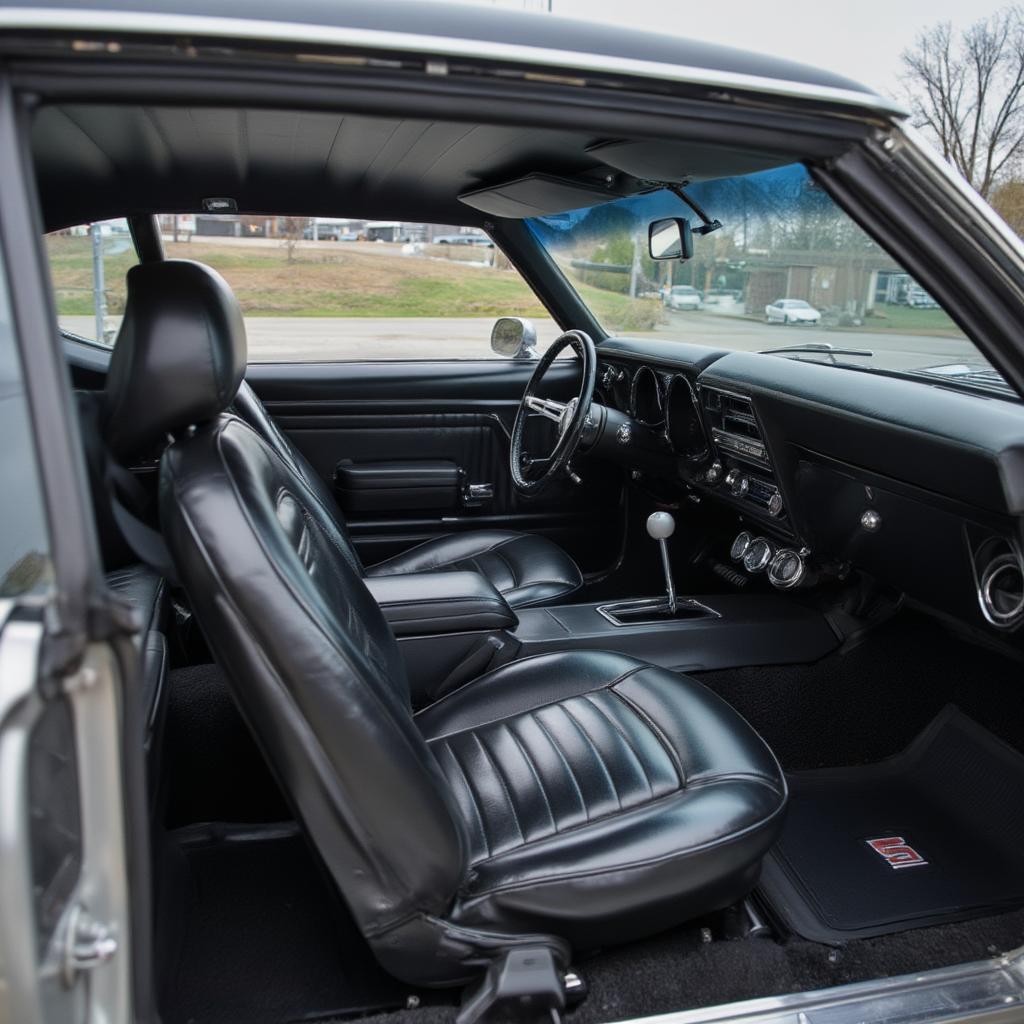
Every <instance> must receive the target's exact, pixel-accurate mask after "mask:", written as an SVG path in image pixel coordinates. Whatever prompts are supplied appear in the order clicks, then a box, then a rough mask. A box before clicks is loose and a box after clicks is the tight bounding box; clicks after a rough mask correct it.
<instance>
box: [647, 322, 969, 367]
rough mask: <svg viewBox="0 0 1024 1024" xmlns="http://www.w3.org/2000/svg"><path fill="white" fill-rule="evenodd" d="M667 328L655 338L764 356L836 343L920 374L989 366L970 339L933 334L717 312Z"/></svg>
mask: <svg viewBox="0 0 1024 1024" xmlns="http://www.w3.org/2000/svg"><path fill="white" fill-rule="evenodd" d="M666 317H667V320H666V323H665V324H664V325H662V327H660V328H659V329H658V330H657V331H655V332H649V333H650V334H651V336H653V337H666V336H671V337H672V338H685V339H686V340H688V341H694V342H697V343H698V344H703V345H712V346H715V345H721V346H722V347H723V348H727V349H738V350H740V351H744V352H759V351H761V350H762V349H766V348H783V347H785V346H787V345H804V344H820V343H827V344H831V345H832V346H833V347H834V348H856V349H869V350H871V351H873V352H874V353H875V356H874V358H873V359H871V360H862V359H851V360H850V361H851V362H869V363H871V364H873V365H880V366H882V367H884V368H885V369H890V370H901V369H914V368H916V369H920V368H921V367H923V366H928V365H936V364H938V363H952V362H968V363H976V364H977V363H980V364H984V360H983V359H982V357H981V356H980V355H979V353H978V351H977V349H975V347H974V346H973V345H972V344H971V343H970V342H969V341H968V340H967V339H966V338H942V337H934V336H931V335H914V334H897V333H895V332H892V333H890V332H888V331H886V332H884V333H883V332H880V331H859V330H855V329H850V330H847V329H844V330H841V331H837V330H829V329H828V328H827V327H797V326H790V327H785V326H782V325H781V324H767V323H765V322H764V321H763V320H745V319H740V318H738V317H731V316H716V315H714V314H712V313H707V312H700V313H673V312H668V313H666Z"/></svg>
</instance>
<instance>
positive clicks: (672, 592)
mask: <svg viewBox="0 0 1024 1024" xmlns="http://www.w3.org/2000/svg"><path fill="white" fill-rule="evenodd" d="M675 532H676V521H675V519H674V518H673V517H672V515H671V514H670V513H668V512H652V513H651V514H650V515H649V516H648V517H647V533H648V534H649V535H650V536H651V537H653V538H654V539H655V540H656V541H657V542H658V546H659V547H660V548H661V565H662V568H663V569H664V570H665V590H666V592H667V596H668V610H669V612H670V613H671V614H672V615H675V613H676V587H675V584H674V583H673V582H672V566H671V565H670V564H669V560H668V544H667V543H666V541H667V540H668V539H669V537H671V536H672V534H673V533H675Z"/></svg>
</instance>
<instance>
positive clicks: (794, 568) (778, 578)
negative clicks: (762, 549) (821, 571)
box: [768, 548, 807, 590]
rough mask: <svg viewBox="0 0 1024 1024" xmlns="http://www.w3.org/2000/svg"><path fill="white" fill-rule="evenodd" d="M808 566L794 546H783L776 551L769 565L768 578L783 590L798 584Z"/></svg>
mask: <svg viewBox="0 0 1024 1024" xmlns="http://www.w3.org/2000/svg"><path fill="white" fill-rule="evenodd" d="M806 569H807V567H806V566H805V564H804V560H803V559H802V558H801V557H800V555H799V554H797V552H795V551H794V550H793V549H792V548H783V549H782V550H781V551H778V552H776V554H775V557H774V558H773V559H772V564H771V565H770V566H768V579H769V580H770V581H771V582H772V584H773V585H774V586H776V587H779V588H780V589H781V590H788V589H789V588H790V587H795V586H797V585H798V584H799V583H800V581H801V580H802V579H803V578H804V573H805V572H806Z"/></svg>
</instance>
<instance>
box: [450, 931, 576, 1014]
mask: <svg viewBox="0 0 1024 1024" xmlns="http://www.w3.org/2000/svg"><path fill="white" fill-rule="evenodd" d="M570 978H571V979H572V982H571V984H572V987H573V996H574V1001H577V1000H578V999H579V998H580V989H581V986H582V983H581V982H580V981H579V979H578V976H577V975H574V974H573V975H566V974H565V973H564V971H563V969H562V968H561V967H560V966H559V965H558V962H557V961H556V959H555V956H554V953H553V952H552V951H551V949H550V948H548V947H547V946H523V947H521V948H518V949H510V950H508V952H506V953H505V954H504V955H503V956H501V957H500V958H499V959H497V960H494V961H492V962H491V964H490V966H489V967H488V968H487V972H486V973H485V974H484V976H483V978H482V979H481V981H480V982H479V983H478V984H477V985H476V986H475V987H474V988H471V989H467V990H466V993H465V995H464V996H463V999H462V1007H461V1008H460V1009H459V1014H458V1016H457V1017H456V1019H455V1024H496V1022H508V1024H538V1022H545V1024H561V1020H562V1011H563V1010H564V1009H565V1004H566V1002H567V995H568V988H569V984H570V983H569V979H570Z"/></svg>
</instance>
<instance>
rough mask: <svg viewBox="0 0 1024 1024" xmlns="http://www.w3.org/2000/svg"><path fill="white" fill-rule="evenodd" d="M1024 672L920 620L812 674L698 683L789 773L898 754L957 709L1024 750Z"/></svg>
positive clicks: (786, 672) (806, 669) (750, 671)
mask: <svg viewBox="0 0 1024 1024" xmlns="http://www.w3.org/2000/svg"><path fill="white" fill-rule="evenodd" d="M1022 674H1024V666H1022V664H1021V662H1020V661H1019V660H1014V659H1011V658H1008V657H1005V656H1003V655H1001V654H998V653H996V652H994V651H992V650H989V649H988V648H985V647H981V646H978V645H977V644H973V643H968V642H966V641H965V640H963V639H961V638H960V637H959V636H957V635H956V634H955V633H953V632H952V631H951V630H950V629H949V628H948V627H947V626H945V625H943V624H942V623H940V622H938V621H936V620H934V619H930V618H926V617H925V616H923V615H918V614H915V613H911V612H901V613H900V614H899V615H898V616H897V617H896V618H894V619H893V620H892V621H890V622H888V623H886V624H885V625H884V626H881V627H879V628H878V629H876V630H874V631H873V632H872V633H870V634H869V635H868V637H867V638H866V639H865V641H864V642H863V643H862V644H861V645H860V646H858V647H855V648H854V649H853V650H851V651H849V652H848V653H845V654H831V655H829V656H828V657H826V658H822V659H821V661H818V662H815V663H814V664H811V665H768V666H759V667H758V666H755V667H750V668H738V669H724V670H721V671H717V672H702V673H695V675H696V676H697V678H698V679H700V681H701V682H702V683H704V684H705V685H706V686H709V687H710V688H711V689H712V690H714V691H715V692H716V693H718V694H719V695H720V696H722V697H723V698H724V699H725V700H726V701H728V702H729V703H730V704H731V705H732V706H733V707H734V708H736V710H737V711H739V713H740V714H741V715H743V716H744V717H745V718H746V719H747V721H748V722H750V724H751V725H752V726H753V727H754V728H755V729H756V730H757V731H758V732H759V733H760V734H761V735H762V736H763V737H764V739H765V741H766V742H767V743H768V745H769V746H770V747H771V748H772V750H773V751H774V752H775V755H776V756H777V757H778V759H779V761H781V763H782V766H783V768H785V769H786V770H787V771H800V770H803V769H808V768H823V767H826V766H827V767H837V766H840V765H857V764H868V763H870V762H873V761H881V760H882V759H883V758H886V757H891V756H892V755H893V754H898V753H899V752H900V751H901V750H903V749H904V748H905V747H906V746H907V745H908V744H909V743H910V742H911V741H912V740H913V739H914V737H915V736H917V735H918V734H919V733H920V732H921V731H922V730H923V729H924V728H925V727H926V726H927V725H928V723H929V722H930V721H931V720H932V719H933V718H934V717H935V716H936V715H937V714H938V713H939V712H940V711H941V710H942V709H943V708H944V707H945V706H946V705H947V704H956V705H957V707H959V708H960V710H961V711H963V712H964V714H966V715H968V716H969V717H970V718H973V719H974V721H976V722H978V723H979V724H980V725H982V726H984V727H985V728H986V729H988V730H989V731H990V732H992V733H994V734H995V735H996V736H998V737H999V738H1000V739H1003V740H1005V741H1006V742H1007V743H1009V744H1010V745H1011V746H1013V747H1016V748H1017V749H1018V750H1024V686H1021V685H1020V681H1021V676H1022Z"/></svg>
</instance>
